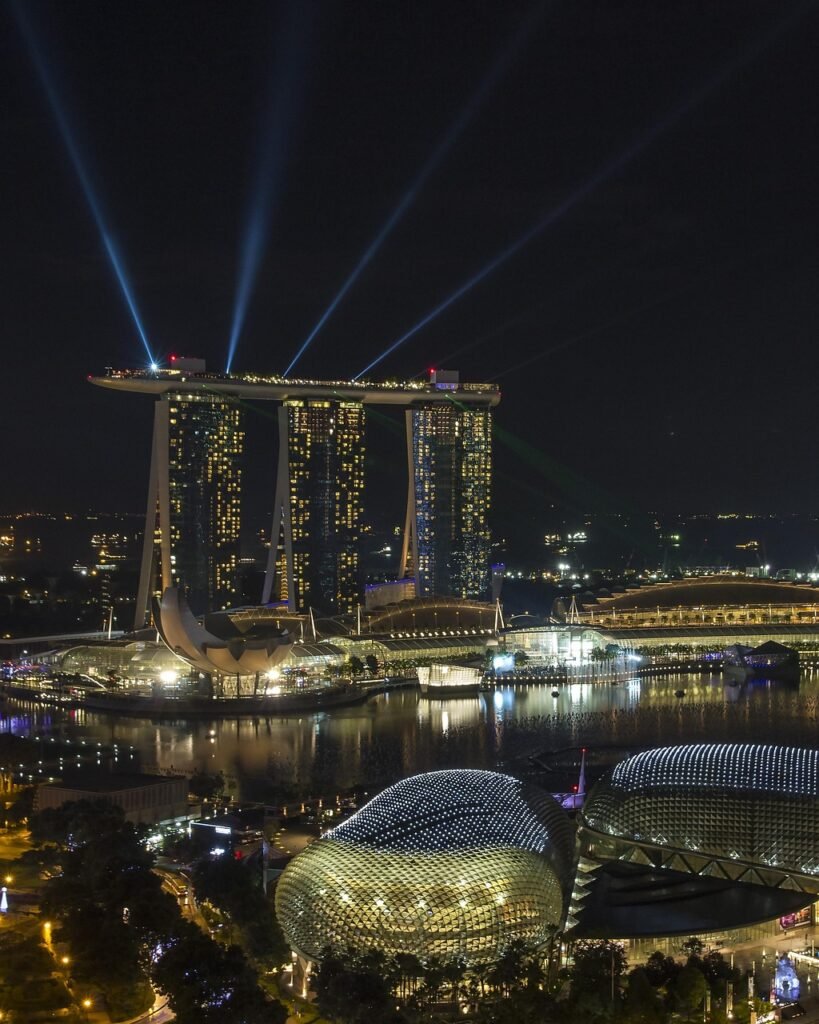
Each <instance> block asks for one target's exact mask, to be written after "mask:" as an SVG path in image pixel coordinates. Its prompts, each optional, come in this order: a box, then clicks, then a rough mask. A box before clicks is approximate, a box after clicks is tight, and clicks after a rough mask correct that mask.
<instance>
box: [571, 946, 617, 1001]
mask: <svg viewBox="0 0 819 1024" xmlns="http://www.w3.org/2000/svg"><path fill="white" fill-rule="evenodd" d="M627 968H628V961H627V959H626V954H625V951H624V949H623V947H622V945H621V944H620V943H619V942H612V941H610V940H608V939H603V940H600V941H591V940H581V941H580V942H576V943H575V945H574V965H573V966H572V969H571V972H570V977H571V980H572V993H573V994H574V993H575V991H592V992H596V993H597V994H598V995H599V996H600V997H601V998H603V999H604V1000H609V1001H611V999H612V993H615V994H616V993H617V991H618V989H619V982H620V978H621V977H622V976H623V974H625V972H626V970H627Z"/></svg>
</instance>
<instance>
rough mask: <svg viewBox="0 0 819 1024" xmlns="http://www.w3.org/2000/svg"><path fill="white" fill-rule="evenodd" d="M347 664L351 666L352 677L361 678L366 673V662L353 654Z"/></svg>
mask: <svg viewBox="0 0 819 1024" xmlns="http://www.w3.org/2000/svg"><path fill="white" fill-rule="evenodd" d="M347 664H348V665H349V666H350V675H351V676H360V675H361V673H362V672H363V671H364V662H363V661H362V660H361V658H359V657H358V655H357V654H351V655H350V660H349V661H348V662H347Z"/></svg>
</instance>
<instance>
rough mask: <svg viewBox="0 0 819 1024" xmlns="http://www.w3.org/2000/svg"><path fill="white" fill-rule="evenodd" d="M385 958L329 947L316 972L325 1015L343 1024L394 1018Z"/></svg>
mask: <svg viewBox="0 0 819 1024" xmlns="http://www.w3.org/2000/svg"><path fill="white" fill-rule="evenodd" d="M390 980H391V979H390V976H389V972H388V971H386V970H385V964H384V961H383V957H378V956H374V955H373V954H370V955H369V956H360V955H359V954H357V953H355V952H354V951H352V950H350V951H348V952H347V953H346V954H341V953H338V952H336V951H334V950H332V949H326V950H324V951H323V953H322V955H321V960H320V963H319V966H318V968H317V969H316V971H315V972H314V973H313V988H314V989H315V992H316V1003H317V1005H318V1008H319V1010H320V1012H321V1014H322V1016H323V1017H327V1018H328V1019H329V1020H333V1021H338V1022H339V1024H373V1022H374V1021H379V1022H381V1021H386V1020H389V1019H390V1018H391V1017H394V1012H393V1010H394V1005H395V998H394V996H393V994H392V991H391V984H390Z"/></svg>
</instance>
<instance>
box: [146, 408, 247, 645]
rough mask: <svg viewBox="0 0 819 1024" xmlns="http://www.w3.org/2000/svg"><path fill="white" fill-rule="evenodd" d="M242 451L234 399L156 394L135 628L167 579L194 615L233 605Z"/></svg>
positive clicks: (236, 569)
mask: <svg viewBox="0 0 819 1024" xmlns="http://www.w3.org/2000/svg"><path fill="white" fill-rule="evenodd" d="M243 453H244V431H243V422H242V410H241V409H240V408H239V406H238V405H236V403H235V402H231V401H229V400H227V399H225V398H222V397H221V396H219V395H210V394H202V393H185V392H183V391H180V392H169V393H167V394H164V395H162V396H161V397H160V398H159V399H158V400H157V403H156V406H155V412H154V438H153V451H152V454H151V479H150V486H149V497H148V512H147V518H146V528H145V539H144V546H143V555H142V568H141V573H140V582H139V592H138V596H137V610H136V621H135V624H136V626H137V627H141V626H143V625H144V624H145V621H146V617H147V609H148V604H149V601H150V598H151V596H152V595H158V594H161V592H162V590H164V589H165V588H166V587H168V586H171V585H178V586H181V587H182V588H183V589H184V591H185V593H186V595H187V598H188V602H189V604H190V606H191V609H192V611H193V612H194V613H195V614H200V613H202V612H204V611H206V610H210V609H213V608H225V607H227V606H229V605H232V604H235V603H236V600H237V593H238V564H239V534H240V528H241V501H242V467H241V462H242V456H243Z"/></svg>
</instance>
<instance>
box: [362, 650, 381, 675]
mask: <svg viewBox="0 0 819 1024" xmlns="http://www.w3.org/2000/svg"><path fill="white" fill-rule="evenodd" d="M364 663H365V664H366V666H367V671H368V672H369V673H370V674H371V675H375V673H376V672H377V671H378V658H376V656H375V655H374V654H368V655H367V656H366V658H365V659H364Z"/></svg>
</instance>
